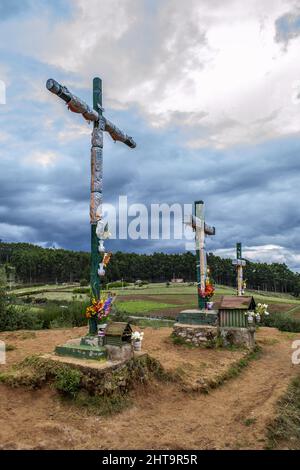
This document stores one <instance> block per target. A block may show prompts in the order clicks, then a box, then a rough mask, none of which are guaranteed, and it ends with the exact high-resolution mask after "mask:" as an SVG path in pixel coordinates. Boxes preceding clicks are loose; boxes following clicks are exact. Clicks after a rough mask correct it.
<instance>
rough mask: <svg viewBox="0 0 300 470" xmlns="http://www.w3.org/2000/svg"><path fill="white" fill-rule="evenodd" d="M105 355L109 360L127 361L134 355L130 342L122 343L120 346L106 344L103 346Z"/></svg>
mask: <svg viewBox="0 0 300 470" xmlns="http://www.w3.org/2000/svg"><path fill="white" fill-rule="evenodd" d="M105 349H106V352H107V357H108V359H109V360H110V361H113V362H114V361H128V360H129V359H131V358H132V357H133V355H134V353H133V347H132V346H131V344H123V345H122V346H114V345H112V344H107V345H106V346H105Z"/></svg>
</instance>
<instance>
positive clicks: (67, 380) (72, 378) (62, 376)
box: [54, 368, 82, 398]
mask: <svg viewBox="0 0 300 470" xmlns="http://www.w3.org/2000/svg"><path fill="white" fill-rule="evenodd" d="M81 378H82V373H81V372H79V370H75V369H69V368H66V369H61V370H59V371H58V372H57V374H56V378H55V381H54V386H55V388H56V389H57V390H58V391H59V392H61V393H62V394H64V395H66V396H71V397H73V398H74V397H76V395H77V393H78V391H79V388H80V383H81Z"/></svg>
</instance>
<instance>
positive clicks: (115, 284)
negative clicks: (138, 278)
mask: <svg viewBox="0 0 300 470" xmlns="http://www.w3.org/2000/svg"><path fill="white" fill-rule="evenodd" d="M127 286H130V283H129V282H126V281H123V282H122V281H115V282H110V283H109V284H108V287H109V289H111V288H119V287H127Z"/></svg>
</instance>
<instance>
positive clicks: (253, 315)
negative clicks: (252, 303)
mask: <svg viewBox="0 0 300 470" xmlns="http://www.w3.org/2000/svg"><path fill="white" fill-rule="evenodd" d="M267 308H268V304H261V303H259V304H257V306H256V307H255V310H254V311H249V312H245V315H247V319H248V323H254V322H255V323H260V322H261V321H262V320H263V318H264V316H268V315H269V312H268V311H267Z"/></svg>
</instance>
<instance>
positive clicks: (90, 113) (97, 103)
mask: <svg viewBox="0 0 300 470" xmlns="http://www.w3.org/2000/svg"><path fill="white" fill-rule="evenodd" d="M46 87H47V89H48V90H49V91H51V92H52V93H54V94H55V95H57V96H59V97H60V98H61V99H62V100H63V101H65V102H66V103H67V106H68V108H69V110H70V111H73V112H74V113H80V114H82V116H83V117H84V118H85V119H86V120H87V121H89V122H93V125H94V128H93V132H92V146H91V198H90V223H91V271H90V280H91V289H92V293H93V297H94V298H96V299H99V298H100V275H103V274H104V271H103V266H102V267H101V266H99V252H100V253H104V251H105V249H104V240H105V239H106V238H108V227H107V224H105V222H104V221H103V214H102V203H103V200H102V177H103V132H104V131H106V132H108V133H109V134H110V136H111V137H112V139H113V140H114V141H120V142H123V143H124V144H126V145H127V146H128V147H130V148H135V147H136V143H135V142H134V140H133V139H132V137H130V136H128V135H127V134H125V133H124V132H122V131H121V130H120V129H119V128H118V127H117V126H115V125H114V124H113V123H112V122H110V121H109V120H108V119H107V118H105V117H104V116H103V111H104V110H103V108H102V80H101V79H100V78H98V77H96V78H94V80H93V108H91V107H90V106H89V105H87V104H86V103H85V102H84V101H82V100H81V99H80V98H78V97H77V96H75V95H73V93H71V92H70V91H69V90H68V88H66V87H65V86H62V85H60V84H59V83H58V82H57V81H55V80H53V79H52V78H50V79H49V80H47V83H46Z"/></svg>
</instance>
